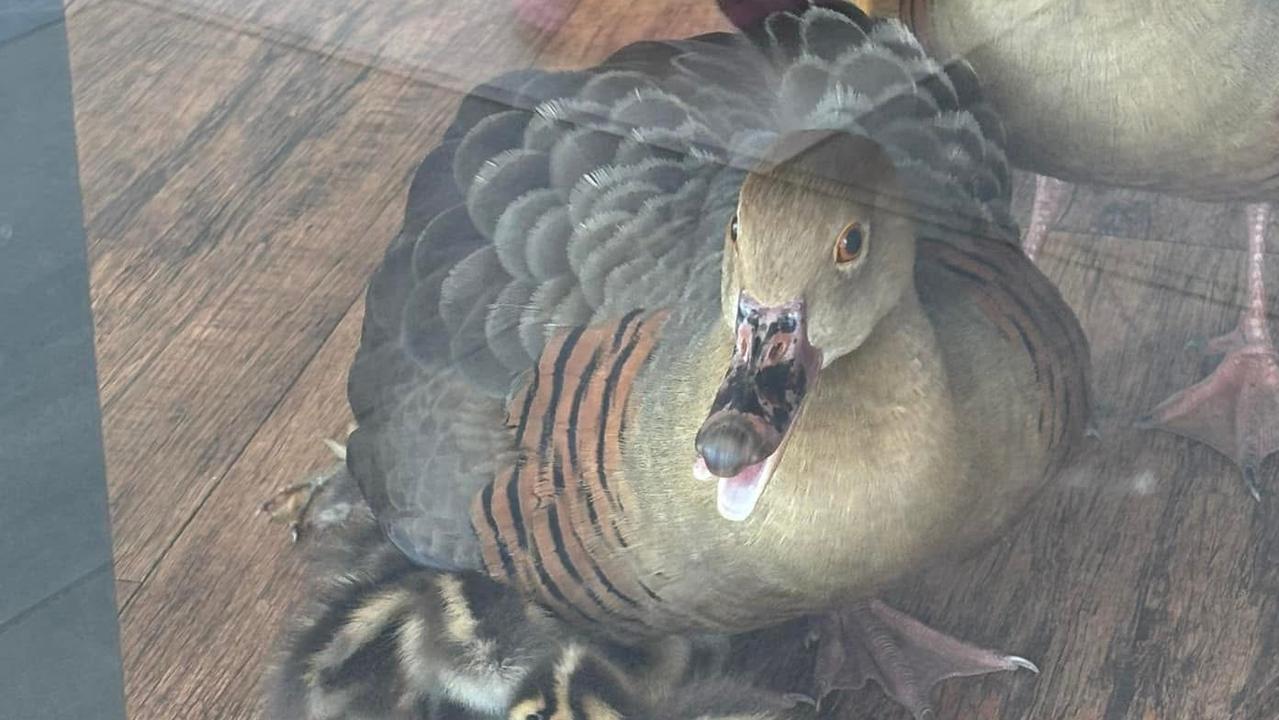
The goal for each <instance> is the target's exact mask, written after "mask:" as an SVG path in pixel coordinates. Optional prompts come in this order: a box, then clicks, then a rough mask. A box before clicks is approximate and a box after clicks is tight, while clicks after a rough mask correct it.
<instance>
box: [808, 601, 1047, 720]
mask: <svg viewBox="0 0 1279 720" xmlns="http://www.w3.org/2000/svg"><path fill="white" fill-rule="evenodd" d="M818 634H819V639H818V643H819V646H818V651H817V667H816V671H815V675H814V680H815V683H816V691H817V697H818V699H819V701H821V700H824V699H825V698H826V696H827V695H829V694H830V693H832V692H834V691H836V690H846V689H855V688H859V687H861V686H862V685H864V684H865V683H866V681H867V680H874V681H875V682H877V683H879V685H880V687H882V688H883V689H884V692H885V693H887V694H888V696H889V697H891V698H893V699H894V700H896V701H897V702H898V703H899V704H901V705H902V706H903V707H905V708H906V709H907V710H909V711H910V712H911V714H912V715H914V716H915V718H916V719H917V720H922V718H925V717H927V716H928V715H929V714H931V712H932V704H931V700H930V696H931V694H932V690H933V687H934V686H935V685H936V684H937V683H939V682H941V681H942V680H945V679H947V678H953V677H971V676H975V675H986V674H989V673H994V672H1003V671H1007V670H1017V669H1025V670H1030V671H1031V672H1035V673H1038V672H1039V668H1037V667H1035V665H1034V663H1032V662H1030V661H1029V660H1027V659H1025V658H1022V657H1017V656H1016V655H1003V654H1000V653H997V652H995V651H993V650H989V649H986V648H981V647H977V646H975V645H970V644H968V643H965V642H963V641H961V640H958V639H956V638H953V637H951V636H949V635H946V634H944V633H941V632H938V631H937V630H934V629H932V628H930V627H928V626H927V625H925V624H923V623H921V622H919V621H918V620H916V619H914V618H912V617H910V616H909V615H906V614H905V613H902V612H898V611H897V610H894V609H892V608H890V607H888V606H887V605H885V604H884V603H882V602H880V601H878V600H871V601H869V602H864V603H859V604H858V605H856V606H854V607H852V608H849V609H847V610H844V611H842V612H839V613H835V614H832V615H829V616H826V617H824V618H822V620H821V625H820V626H819V629H818Z"/></svg>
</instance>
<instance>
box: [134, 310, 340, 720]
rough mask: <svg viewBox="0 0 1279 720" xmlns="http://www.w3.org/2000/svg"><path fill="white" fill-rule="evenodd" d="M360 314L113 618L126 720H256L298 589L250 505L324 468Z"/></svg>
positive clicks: (279, 531)
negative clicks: (119, 637)
mask: <svg viewBox="0 0 1279 720" xmlns="http://www.w3.org/2000/svg"><path fill="white" fill-rule="evenodd" d="M362 318H363V305H362V303H361V304H357V305H356V306H354V307H352V308H350V309H349V310H348V311H347V313H346V314H345V317H344V318H343V320H342V322H341V324H340V325H339V326H338V327H337V329H336V330H335V331H334V332H333V334H332V336H331V337H330V338H329V341H328V342H326V343H325V345H324V348H323V350H321V351H320V353H319V354H317V355H315V356H314V358H313V359H312V360H311V362H309V363H308V365H307V367H306V369H305V370H304V371H303V373H302V375H301V376H300V377H299V378H298V382H297V387H298V388H299V389H301V388H305V390H306V391H305V392H293V393H290V394H289V395H288V396H287V397H286V398H285V399H284V401H283V402H282V403H281V404H280V405H279V406H278V407H276V408H275V410H274V411H273V412H272V413H271V414H270V417H269V418H267V420H266V422H264V423H263V424H262V426H261V427H260V428H259V429H257V431H256V433H255V434H254V435H253V438H252V440H251V441H250V442H249V444H248V445H247V446H246V447H245V449H244V452H243V454H242V455H241V456H240V458H239V459H238V461H237V462H236V463H235V466H234V467H233V468H232V469H231V470H230V471H228V473H227V474H226V476H225V477H224V478H223V479H222V482H221V483H219V484H218V486H217V487H216V488H215V489H214V490H213V492H212V493H211V494H210V496H209V498H208V500H207V501H206V502H205V503H204V505H203V507H202V508H201V512H199V513H198V514H197V515H196V517H195V518H194V519H193V520H192V521H191V523H190V524H189V525H188V526H187V528H186V529H185V531H184V532H183V533H182V535H181V536H180V537H179V538H178V539H177V541H176V542H175V543H174V546H173V548H172V549H171V550H170V551H169V553H168V554H167V555H166V556H165V561H164V562H163V563H162V564H161V565H160V566H159V568H158V569H157V570H156V572H155V574H154V575H153V576H152V577H151V578H149V579H148V580H147V582H146V584H145V585H144V586H143V589H142V590H141V591H139V593H138V594H137V595H136V596H135V599H134V601H133V602H132V603H130V604H129V606H128V607H127V608H125V610H124V612H123V614H122V615H121V617H120V623H121V631H122V636H123V653H124V664H125V669H126V674H125V695H126V698H127V707H128V714H129V717H130V718H166V719H168V718H172V719H174V720H177V719H179V718H192V719H195V718H211V717H216V718H227V719H230V718H249V717H258V708H257V703H258V698H259V696H260V695H261V692H260V690H259V683H260V682H261V680H262V675H263V672H264V671H265V668H266V666H267V665H266V664H267V662H268V660H269V658H270V654H271V651H272V650H273V647H274V641H275V635H276V634H277V632H278V630H279V628H280V627H281V623H282V622H283V621H285V620H286V618H287V610H288V608H289V606H290V604H291V603H292V602H294V601H296V600H297V599H298V597H299V590H300V588H301V580H302V573H301V564H300V562H299V560H300V554H299V553H297V552H294V550H295V548H294V546H292V545H291V544H290V543H289V540H288V532H287V530H286V529H285V528H284V527H283V526H281V525H273V524H269V523H267V522H266V520H265V518H264V516H261V515H258V514H256V512H255V511H256V508H257V506H258V504H259V503H261V502H262V500H263V499H265V498H266V497H268V496H269V495H270V494H271V493H272V492H273V491H274V490H275V489H276V488H279V487H284V486H286V485H288V484H290V483H293V482H296V481H297V480H298V479H300V478H301V477H304V476H306V475H308V474H310V473H312V472H317V471H320V470H322V469H324V468H325V467H326V466H327V465H329V464H331V463H332V462H333V458H332V456H331V455H330V454H329V452H328V450H326V449H325V448H324V446H323V445H322V444H321V442H320V441H321V439H322V438H342V437H344V435H345V430H346V426H347V424H348V423H349V422H350V410H349V408H348V407H347V404H346V389H345V388H346V382H345V371H346V369H347V368H348V367H349V366H350V363H351V359H352V357H353V356H354V354H355V347H356V344H357V342H358V340H359V330H360V321H361V320H362Z"/></svg>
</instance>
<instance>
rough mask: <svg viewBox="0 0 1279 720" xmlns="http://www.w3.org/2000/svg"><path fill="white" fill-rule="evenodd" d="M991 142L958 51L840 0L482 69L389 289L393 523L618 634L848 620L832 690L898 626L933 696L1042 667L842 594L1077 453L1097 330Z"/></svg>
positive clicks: (907, 696) (377, 410) (385, 347)
mask: <svg viewBox="0 0 1279 720" xmlns="http://www.w3.org/2000/svg"><path fill="white" fill-rule="evenodd" d="M1001 137H1002V130H1001V129H1000V125H999V120H998V117H997V116H996V115H995V114H994V113H993V112H992V111H991V110H990V108H989V107H988V106H987V105H986V104H985V103H984V101H982V99H981V94H980V88H979V84H978V83H977V82H976V79H975V76H974V75H973V73H972V71H971V68H969V67H968V66H967V65H966V64H965V63H963V62H956V63H952V64H949V65H940V64H938V63H936V62H934V61H933V60H931V59H929V58H928V56H927V55H926V53H925V52H924V51H923V50H922V48H921V47H920V46H919V44H918V42H917V41H916V40H915V39H914V37H913V36H911V34H910V33H909V32H908V31H907V30H906V29H905V28H903V27H902V26H901V25H900V23H896V22H892V21H878V22H875V21H871V20H869V19H868V18H867V17H866V16H865V15H863V14H862V13H860V12H859V11H857V10H855V9H853V8H851V7H849V8H846V9H843V10H836V9H829V8H822V7H813V8H805V9H804V10H802V11H800V12H796V13H774V14H771V15H768V16H765V17H763V18H761V19H760V20H759V21H758V23H757V24H756V25H754V26H752V27H751V28H750V29H749V30H748V31H747V32H746V33H744V34H726V33H716V34H711V35H707V36H701V37H697V38H692V39H689V40H682V41H663V42H649V43H640V44H637V45H633V46H630V47H627V48H623V49H622V50H620V51H618V53H617V54H616V55H615V56H613V57H612V58H610V59H608V60H606V61H605V62H604V63H603V64H601V65H600V66H597V67H593V68H587V69H584V70H580V71H569V72H540V71H522V72H520V73H516V74H512V75H507V76H503V77H500V78H497V79H495V80H494V81H492V82H490V83H488V84H486V85H485V86H483V87H481V88H477V89H476V90H475V91H474V92H473V93H471V94H470V95H469V96H468V97H467V98H466V99H464V100H463V102H462V104H461V106H460V107H459V110H458V115H457V120H456V122H455V124H454V126H453V127H451V128H450V129H449V130H448V131H447V132H446V133H445V136H444V139H443V141H442V142H441V144H440V146H439V147H438V148H436V149H435V150H433V151H432V152H431V154H430V155H428V157H427V158H426V160H425V161H424V162H423V164H422V166H421V168H420V169H419V172H418V174H417V176H416V177H415V178H414V181H413V184H412V187H411V189H410V191H409V200H408V208H407V209H406V220H405V225H404V227H403V230H402V232H401V234H400V236H399V237H398V239H397V240H396V241H395V242H394V243H393V244H392V246H391V248H390V249H389V251H388V254H387V256H386V258H385V260H384V261H383V263H382V265H381V266H380V267H379V269H378V270H377V272H376V273H375V275H374V277H373V279H372V281H371V282H370V285H369V289H368V293H367V296H366V298H367V301H366V308H367V310H366V316H365V325H364V331H363V335H362V339H361V345H360V349H359V351H358V353H357V356H356V359H355V363H354V365H353V367H352V369H351V373H350V378H349V383H348V390H349V398H350V401H351V406H352V410H353V412H354V416H355V418H356V420H357V422H358V424H359V426H358V428H357V429H356V430H355V432H354V433H353V434H352V436H351V439H350V445H349V447H348V456H347V466H348V468H349V470H350V473H351V474H352V475H353V476H354V477H355V479H356V480H357V481H358V483H359V485H360V488H361V490H362V492H363V496H364V497H365V499H366V500H367V501H368V503H369V505H370V507H371V508H372V511H373V513H374V515H375V517H376V518H377V522H378V523H379V525H380V526H381V528H382V529H383V530H384V532H385V533H386V535H387V537H388V538H389V539H390V540H391V541H392V542H393V543H394V544H395V545H396V546H397V547H398V548H400V549H401V550H402V551H403V552H404V553H405V554H406V555H407V556H408V557H409V558H410V559H412V560H413V561H414V562H415V563H417V564H420V565H422V566H425V567H431V568H435V569H438V570H444V571H448V572H465V571H472V572H482V573H483V574H485V575H487V576H489V577H491V578H493V579H496V580H498V581H499V582H501V583H504V584H506V585H508V586H510V587H513V588H515V589H517V590H518V592H520V593H521V594H522V595H523V596H525V597H527V598H528V599H530V600H531V601H533V602H536V603H539V604H541V605H543V606H545V607H547V608H549V609H550V610H551V611H552V612H553V613H554V614H555V615H556V617H558V618H560V619H561V620H563V621H564V622H565V623H567V624H570V625H572V626H574V627H581V628H591V629H592V632H598V633H600V634H602V635H604V636H606V637H609V638H613V639H616V640H618V641H621V642H627V643H633V642H635V641H637V640H642V639H644V638H653V637H661V636H666V635H687V634H692V633H709V634H731V633H737V632H743V631H748V630H753V629H756V628H761V627H766V626H770V625H775V624H778V623H781V622H784V621H787V620H791V619H795V618H798V617H802V616H806V615H810V614H822V615H829V616H832V617H836V618H838V619H839V622H833V623H830V624H827V625H826V626H825V627H827V628H828V629H829V633H828V634H827V636H826V637H825V638H824V639H823V642H824V643H827V644H830V645H831V646H832V650H831V651H830V652H827V653H824V654H823V655H822V656H823V657H826V658H829V659H830V668H829V670H830V672H829V673H827V675H828V676H830V678H831V682H830V684H831V685H833V686H835V687H839V686H842V684H852V685H860V684H861V682H862V680H863V677H862V676H860V675H858V674H857V672H856V667H855V664H853V663H850V662H848V661H847V659H848V658H856V657H864V656H865V653H866V652H870V653H872V654H875V653H879V654H884V653H887V654H888V655H891V656H893V657H897V656H898V654H899V653H901V652H904V653H905V655H906V656H907V657H908V659H909V658H913V659H919V660H921V661H926V662H928V663H930V667H932V668H933V669H934V670H936V672H930V673H923V674H912V673H907V672H898V674H899V675H900V677H893V678H887V679H886V685H887V687H889V688H890V689H891V690H893V691H894V694H895V695H896V696H897V697H899V698H900V699H903V701H904V702H906V703H907V704H908V706H909V707H910V708H911V709H912V711H914V712H915V713H916V714H922V713H924V712H926V711H927V697H928V693H929V691H930V690H931V687H932V685H931V681H932V680H935V679H938V678H940V677H947V676H951V675H965V674H980V673H987V672H996V671H1005V670H1015V669H1017V668H1018V667H1024V666H1025V665H1026V664H1027V663H1025V662H1024V661H1022V660H1021V659H1020V658H1017V657H1015V656H1012V655H1005V654H1003V653H996V652H990V651H985V650H980V651H979V650H977V649H974V648H971V647H970V646H967V645H964V644H962V643H960V642H959V641H957V640H953V639H951V638H946V637H945V636H942V635H941V634H940V633H933V634H928V633H920V632H916V630H917V628H916V626H915V625H912V624H911V623H910V622H906V621H905V620H904V619H903V617H902V616H900V614H895V613H890V612H879V611H878V610H879V609H880V606H879V605H873V606H871V608H870V609H871V610H872V612H860V611H858V612H844V611H846V610H847V609H848V608H849V607H850V606H851V607H854V608H862V607H863V606H862V605H861V604H859V603H862V602H865V601H868V600H869V599H871V598H873V597H874V596H875V595H876V593H877V592H879V590H880V589H881V588H883V587H884V586H885V585H887V584H888V583H891V582H894V581H897V580H899V579H901V578H903V577H905V576H907V575H909V574H911V573H914V572H917V571H919V570H921V569H924V568H926V567H929V566H930V565H932V564H934V563H939V562H946V561H949V560H950V559H951V558H953V557H955V556H956V555H957V554H959V553H965V552H969V551H971V550H973V549H974V548H977V547H979V546H981V545H982V544H983V543H986V542H989V541H990V540H991V539H992V538H993V537H995V535H996V534H997V533H998V532H1000V530H1001V529H1002V528H1004V527H1005V526H1006V525H1007V524H1008V523H1009V522H1011V521H1012V520H1013V519H1015V518H1016V517H1017V516H1018V514H1019V513H1020V512H1021V510H1022V508H1023V507H1024V505H1025V503H1027V502H1028V501H1029V500H1030V498H1031V497H1033V496H1034V495H1035V493H1037V492H1038V491H1039V490H1040V489H1041V488H1042V487H1044V485H1045V484H1047V483H1049V482H1051V481H1052V480H1054V479H1055V478H1056V477H1058V475H1059V473H1060V471H1061V470H1062V469H1064V468H1065V467H1066V466H1067V465H1068V464H1069V463H1070V462H1071V461H1072V460H1073V459H1074V457H1075V456H1076V455H1077V453H1078V450H1079V449H1080V446H1081V439H1082V437H1083V432H1084V427H1085V421H1086V419H1087V417H1088V412H1089V410H1088V409H1089V403H1090V399H1089V394H1088V381H1087V378H1088V373H1089V368H1088V362H1089V361H1088V345H1087V342H1086V340H1085V339H1084V337H1083V334H1082V331H1081V330H1080V329H1079V326H1078V322H1077V320H1076V318H1075V317H1074V315H1073V313H1071V311H1070V309H1069V308H1068V307H1067V306H1066V304H1065V303H1064V302H1063V301H1062V299H1061V297H1060V295H1059V293H1058V292H1057V290H1056V288H1054V287H1053V286H1052V284H1051V283H1050V282H1049V281H1048V280H1047V278H1045V277H1044V276H1043V274H1042V273H1040V272H1039V270H1038V269H1037V268H1035V266H1034V265H1033V264H1032V263H1031V262H1029V261H1028V260H1027V259H1026V258H1025V256H1024V255H1023V254H1022V253H1021V252H1020V250H1019V249H1018V247H1017V244H1016V243H1017V236H1018V232H1017V228H1016V225H1015V223H1014V222H1013V221H1012V219H1011V216H1010V215H1009V212H1008V205H1009V199H1010V184H1009V183H1010V180H1009V174H1008V169H1007V166H1006V162H1005V157H1004V154H1003V151H1002V150H1001V149H1000V143H999V139H1000V138H1001ZM866 624H870V625H871V627H869V628H867V627H862V626H863V625H866ZM885 626H888V628H889V631H884V627H885ZM872 630H873V632H872ZM864 637H874V638H876V640H879V639H884V640H886V641H887V640H892V639H894V638H902V639H903V642H901V643H898V644H897V645H892V646H891V647H890V644H888V643H879V642H876V643H873V644H872V645H873V647H870V648H869V649H855V648H854V646H856V648H861V646H862V645H863V644H864V643H863V638H864ZM898 645H900V647H899V646H898ZM924 646H928V647H924ZM877 667H883V668H887V669H888V671H889V672H890V673H891V672H897V671H901V670H902V667H901V664H900V663H896V662H890V661H889V660H888V659H887V658H883V662H879V663H877ZM920 678H926V679H927V680H928V681H927V682H920V680H919V679H920Z"/></svg>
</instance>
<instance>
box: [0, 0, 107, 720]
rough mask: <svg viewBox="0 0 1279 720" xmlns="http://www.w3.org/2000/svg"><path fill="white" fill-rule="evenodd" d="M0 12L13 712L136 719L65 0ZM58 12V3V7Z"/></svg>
mask: <svg viewBox="0 0 1279 720" xmlns="http://www.w3.org/2000/svg"><path fill="white" fill-rule="evenodd" d="M19 6H20V7H19V8H18V10H19V11H18V12H10V11H9V9H6V10H5V12H4V13H0V98H3V105H4V107H3V109H2V110H0V257H2V258H3V260H0V496H2V497H3V502H0V578H3V579H4V580H3V582H2V583H0V698H3V701H0V717H2V718H5V719H6V720H7V719H8V718H13V719H14V720H18V719H19V718H21V719H22V720H45V719H46V718H47V719H49V720H62V719H63V718H67V719H69V718H102V719H103V720H112V719H113V718H121V719H122V718H123V717H124V705H123V689H122V685H123V683H122V676H121V668H120V652H119V631H118V626H117V623H116V616H115V612H114V589H113V585H112V573H111V538H110V534H109V532H108V530H107V507H106V481H105V477H104V471H103V460H102V442H101V435H100V431H99V414H98V395H97V382H96V376H95V374H94V363H93V327H92V322H91V318H90V315H89V300H88V270H87V266H86V259H85V246H84V232H83V229H82V227H81V221H80V198H79V194H78V193H79V190H78V180H77V173H76V158H75V137H74V133H73V116H72V112H71V86H70V77H69V73H68V64H67V47H66V39H65V32H64V26H63V24H62V23H61V22H60V21H59V17H60V14H61V7H60V5H59V4H58V3H57V2H52V3H49V2H25V3H19ZM50 6H52V7H50Z"/></svg>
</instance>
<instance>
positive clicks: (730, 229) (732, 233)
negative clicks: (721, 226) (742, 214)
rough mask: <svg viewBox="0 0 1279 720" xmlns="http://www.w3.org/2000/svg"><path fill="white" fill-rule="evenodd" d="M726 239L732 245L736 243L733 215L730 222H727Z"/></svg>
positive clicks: (735, 222)
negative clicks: (731, 242) (730, 241)
mask: <svg viewBox="0 0 1279 720" xmlns="http://www.w3.org/2000/svg"><path fill="white" fill-rule="evenodd" d="M728 239H729V240H732V241H733V242H734V243H736V242H737V216H736V215H734V216H733V219H732V220H729V221H728Z"/></svg>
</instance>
